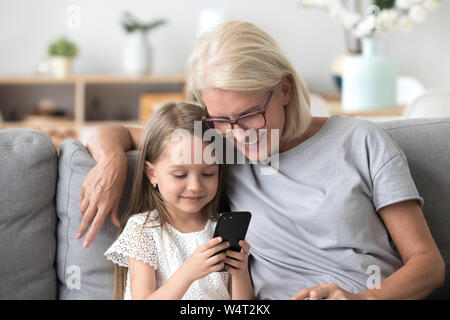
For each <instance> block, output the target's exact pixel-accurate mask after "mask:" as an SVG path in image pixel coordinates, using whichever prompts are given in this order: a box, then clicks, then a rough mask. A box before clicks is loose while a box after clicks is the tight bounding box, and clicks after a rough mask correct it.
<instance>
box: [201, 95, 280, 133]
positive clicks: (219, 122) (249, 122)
mask: <svg viewBox="0 0 450 320" xmlns="http://www.w3.org/2000/svg"><path fill="white" fill-rule="evenodd" d="M272 95H273V90H272V91H270V93H269V97H268V98H267V101H266V103H265V104H264V106H263V107H262V109H261V110H257V111H253V112H250V113H247V114H244V115H242V116H240V117H239V118H237V119H236V120H231V119H229V118H225V117H207V116H204V117H203V118H202V121H203V123H204V124H205V125H206V126H207V127H208V128H215V129H217V130H219V131H220V132H222V133H226V131H227V130H232V129H233V125H234V124H238V125H239V126H240V127H241V128H242V129H244V130H248V129H261V128H263V127H264V126H265V125H266V112H267V109H268V107H269V105H270V100H271V99H272ZM205 110H206V108H205Z"/></svg>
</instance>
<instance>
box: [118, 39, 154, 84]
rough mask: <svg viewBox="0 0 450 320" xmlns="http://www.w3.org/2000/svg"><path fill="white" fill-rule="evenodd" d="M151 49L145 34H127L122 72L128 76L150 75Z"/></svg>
mask: <svg viewBox="0 0 450 320" xmlns="http://www.w3.org/2000/svg"><path fill="white" fill-rule="evenodd" d="M150 59H151V48H150V45H149V44H148V41H147V34H146V33H145V32H131V33H129V34H127V39H126V44H125V47H124V51H123V71H124V72H125V73H127V74H130V75H142V74H146V73H150V71H151V70H150V65H151V64H150Z"/></svg>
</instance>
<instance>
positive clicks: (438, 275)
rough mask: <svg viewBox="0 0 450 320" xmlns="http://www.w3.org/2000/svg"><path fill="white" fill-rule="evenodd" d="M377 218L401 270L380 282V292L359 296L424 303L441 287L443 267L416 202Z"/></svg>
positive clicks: (387, 209) (388, 209)
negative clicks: (381, 224) (396, 256)
mask: <svg viewBox="0 0 450 320" xmlns="http://www.w3.org/2000/svg"><path fill="white" fill-rule="evenodd" d="M379 214H380V216H381V218H382V220H383V222H384V224H385V225H386V228H387V230H388V231H389V234H390V235H391V237H392V240H393V241H394V243H395V245H396V247H397V249H398V251H399V253H400V255H401V257H402V260H403V266H402V267H401V268H400V269H398V270H397V271H396V272H394V273H393V274H392V275H390V276H389V277H387V278H386V279H384V281H382V282H381V288H380V289H369V290H366V291H364V292H363V293H362V295H363V297H364V298H368V299H423V298H425V297H427V296H428V295H429V294H431V293H432V292H433V291H434V290H435V289H437V288H439V287H441V286H442V285H443V283H444V279H445V264H444V260H443V259H442V256H441V253H440V252H439V249H438V247H437V246H436V243H435V242H434V240H433V237H432V236H431V233H430V230H429V229H428V225H427V223H426V221H425V218H424V216H423V213H422V209H421V208H420V206H419V205H418V203H417V201H416V200H411V201H404V202H400V203H396V204H393V205H390V206H387V207H384V208H382V209H381V210H380V211H379Z"/></svg>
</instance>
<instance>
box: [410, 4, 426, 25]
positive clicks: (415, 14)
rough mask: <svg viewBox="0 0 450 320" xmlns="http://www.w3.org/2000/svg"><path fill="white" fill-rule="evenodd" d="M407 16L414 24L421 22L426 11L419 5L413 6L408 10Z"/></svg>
mask: <svg viewBox="0 0 450 320" xmlns="http://www.w3.org/2000/svg"><path fill="white" fill-rule="evenodd" d="M408 16H409V17H410V18H411V20H413V21H415V22H422V21H423V20H425V17H426V16H427V11H426V10H425V9H424V8H423V7H422V6H421V5H417V4H416V5H414V6H412V7H411V9H409V13H408Z"/></svg>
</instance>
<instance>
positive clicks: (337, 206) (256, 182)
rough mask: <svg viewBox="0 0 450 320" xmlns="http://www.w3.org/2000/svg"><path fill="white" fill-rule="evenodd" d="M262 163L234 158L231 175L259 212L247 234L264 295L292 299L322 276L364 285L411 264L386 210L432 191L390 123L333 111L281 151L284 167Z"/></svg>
mask: <svg viewBox="0 0 450 320" xmlns="http://www.w3.org/2000/svg"><path fill="white" fill-rule="evenodd" d="M263 167H264V165H262V164H235V165H228V166H227V168H226V175H225V194H226V196H227V197H228V200H229V205H230V209H231V210H236V211H250V212H251V213H252V220H251V222H250V226H249V230H248V233H247V236H246V240H247V241H248V242H249V244H250V246H251V251H250V253H251V257H250V271H251V277H252V281H253V285H254V288H255V293H256V295H257V297H258V298H260V299H288V298H290V297H291V296H292V295H294V294H295V293H297V292H298V291H300V290H301V289H303V288H305V287H309V286H313V285H317V284H320V283H323V282H327V283H335V284H337V285H339V286H340V287H342V288H343V289H345V290H348V291H350V292H353V293H359V292H361V291H364V290H365V289H367V283H368V280H369V277H371V276H376V270H377V269H378V268H379V269H378V270H379V272H380V276H381V277H380V280H383V279H384V278H386V277H387V276H389V275H390V274H392V273H393V272H394V271H395V270H396V269H398V268H399V267H401V266H402V261H401V259H400V256H399V255H398V253H397V251H396V250H395V249H394V248H393V244H392V242H391V239H390V236H389V234H388V232H387V230H386V228H385V226H384V224H383V222H382V220H381V218H380V216H379V215H378V214H377V211H378V210H379V209H381V208H383V207H384V206H387V205H390V204H393V203H397V202H401V201H406V200H411V199H417V200H418V201H419V204H420V205H421V206H423V199H422V198H421V197H420V196H419V194H418V191H417V188H416V186H415V184H414V182H413V180H412V178H411V174H410V171H409V167H408V163H407V160H406V157H405V155H404V153H403V152H402V150H401V149H400V147H399V146H398V145H397V143H396V142H395V141H394V140H393V139H392V138H391V136H390V135H389V134H388V133H387V131H386V130H384V129H383V128H381V127H380V126H378V125H376V124H374V123H372V122H369V121H365V120H358V119H354V118H349V117H344V116H338V115H334V116H332V117H330V118H329V119H328V120H327V122H326V123H325V124H324V125H323V126H322V128H321V129H320V130H319V131H318V132H317V133H316V134H315V135H313V136H312V137H311V138H309V139H308V140H306V141H304V142H303V143H301V144H299V145H298V146H296V147H294V148H292V149H290V150H288V151H286V152H283V153H280V155H279V170H278V172H277V173H276V174H274V175H267V174H266V175H262V174H261V172H260V171H261V168H263ZM266 169H267V168H266ZM373 266H375V267H373ZM369 267H370V268H369ZM374 272H375V273H374ZM370 281H371V283H373V282H372V281H373V278H372V280H370Z"/></svg>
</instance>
